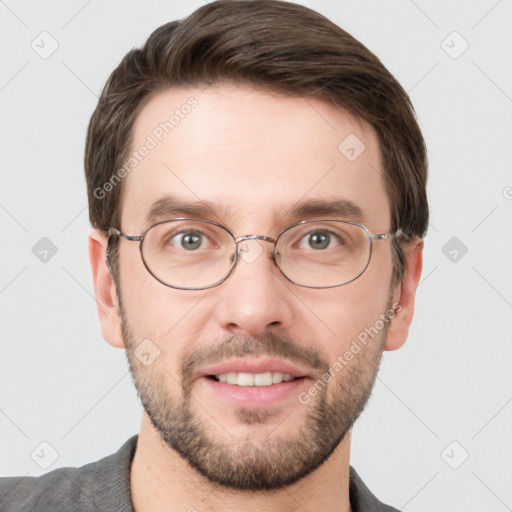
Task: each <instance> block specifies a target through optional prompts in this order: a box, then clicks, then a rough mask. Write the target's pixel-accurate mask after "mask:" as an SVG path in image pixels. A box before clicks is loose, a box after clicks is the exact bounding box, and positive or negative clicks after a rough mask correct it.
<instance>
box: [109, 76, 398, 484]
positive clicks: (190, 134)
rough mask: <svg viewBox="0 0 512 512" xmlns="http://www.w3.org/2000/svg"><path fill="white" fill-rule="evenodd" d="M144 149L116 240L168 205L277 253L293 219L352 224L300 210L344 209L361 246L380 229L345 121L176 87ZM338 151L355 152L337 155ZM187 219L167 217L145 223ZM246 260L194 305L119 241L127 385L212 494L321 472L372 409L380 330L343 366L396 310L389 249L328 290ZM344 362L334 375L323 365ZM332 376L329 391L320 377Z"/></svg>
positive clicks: (363, 133)
mask: <svg viewBox="0 0 512 512" xmlns="http://www.w3.org/2000/svg"><path fill="white" fill-rule="evenodd" d="M191 97H194V98H195V99H196V100H197V105H196V106H195V107H194V108H191V109H183V110H181V111H180V112H181V115H180V116H179V122H177V123H176V124H175V126H174V127H173V128H172V131H171V130H169V133H168V134H166V133H165V131H164V132H163V133H161V130H160V131H159V130H158V128H157V127H159V126H160V123H162V122H164V121H165V120H168V119H169V117H170V116H171V114H172V113H173V111H175V109H180V107H181V106H182V105H184V104H186V103H187V100H189V98H191ZM184 111H187V112H189V111H190V112H189V113H188V114H183V112H184ZM175 121H176V119H175ZM155 129H157V132H156V133H159V134H160V138H161V139H162V140H161V141H158V138H157V137H155V135H154V134H155ZM148 136H151V138H152V139H154V140H156V142H157V145H156V147H154V148H152V149H151V150H150V151H149V152H148V154H147V156H145V158H144V159H142V160H141V161H140V163H138V164H137V166H136V168H135V169H134V170H133V171H131V173H130V174H129V176H128V177H127V178H126V180H125V183H124V196H123V203H122V217H121V218H122V225H121V226H116V227H118V228H119V229H121V231H123V232H124V233H128V234H132V235H138V234H140V233H142V231H144V229H146V228H147V227H148V226H149V224H150V222H149V221H148V219H147V217H148V213H149V211H150V209H151V208H152V206H153V205H154V204H155V203H156V202H158V201H161V200H162V199H164V198H166V197H168V196H170V195H172V196H174V197H175V198H179V199H180V200H182V201H184V202H189V203H195V202H198V201H208V202H210V203H213V204H214V205H216V209H215V210H212V211H211V213H209V214H206V215H203V217H202V218H205V219H208V220H213V221H215V222H219V223H221V224H223V225H224V226H226V227H227V228H228V229H229V230H230V231H232V232H233V233H234V235H235V236H237V237H238V236H243V235H247V234H258V235H267V236H270V237H273V238H275V237H276V236H277V235H278V233H279V232H280V231H281V230H282V229H284V228H285V227H287V226H289V225H290V224H292V223H294V222H297V221H300V220H317V219H322V218H330V219H333V218H334V219H336V218H339V219H340V220H354V219H352V218H347V214H345V213H344V214H340V213H336V212H331V213H330V214H323V215H322V214H319V215H317V216H312V217H308V218H297V217H295V216H293V215H292V214H291V213H290V212H291V211H292V210H293V207H294V206H295V205H296V204H297V203H298V202H307V201H310V200H326V201H327V200H333V199H341V200H345V201H350V202H352V203H354V204H355V205H356V206H358V207H359V209H360V210H361V212H362V215H363V218H362V223H363V224H364V225H365V226H366V227H367V228H368V229H369V231H370V232H372V233H386V232H388V231H389V229H390V208H389V203H388V199H387V195H386V192H385V189H384V184H383V177H382V164H381V159H380V153H379V147H378V140H377V137H376V135H375V133H374V132H373V130H372V129H371V128H370V127H369V126H368V125H366V124H363V123H362V122H360V121H358V120H356V119H354V118H353V117H351V116H350V115H349V114H347V113H346V112H344V111H343V110H341V109H335V108H333V107H330V106H328V105H326V104H324V103H322V102H320V101H317V100H314V99H310V98H308V99H304V98H289V97H285V96H277V95H269V94H267V93H265V92H263V91H259V90H254V89H249V88H235V87H233V86H217V87H215V88H208V89H206V90H204V91H201V90H200V89H181V88H180V89H173V90H168V91H166V92H163V93H160V94H159V95H157V96H155V97H154V98H153V99H151V101H150V102H149V103H148V104H147V105H146V106H145V107H144V109H143V110H142V112H141V114H140V115H139V117H138V119H137V121H136V123H135V126H134V132H133V140H132V144H131V148H132V150H136V149H138V148H140V147H141V146H143V145H145V144H147V141H148V139H147V137H148ZM354 136H356V137H357V138H358V139H359V141H362V143H363V144H364V151H363V152H362V153H361V154H360V155H359V156H358V157H357V158H355V159H354V158H353V157H354V154H355V155H356V156H357V153H359V152H360V151H361V149H362V148H363V146H361V145H358V146H354V141H357V139H355V137H354ZM347 137H350V138H349V139H347V141H348V142H351V144H348V142H345V143H344V144H342V145H341V148H342V150H340V149H339V145H340V143H341V142H342V141H344V140H345V139H346V138H347ZM347 144H348V145H349V147H348V148H346V147H345V146H346V145H347ZM358 144H360V143H358ZM151 145H152V144H151ZM350 147H354V148H355V150H354V152H352V151H351V150H350ZM187 216H189V215H187V214H186V212H179V211H176V212H163V213H162V215H161V216H158V217H156V218H155V219H153V222H154V221H159V220H164V219H169V218H174V217H187ZM243 245H244V247H243V248H242V254H245V255H247V257H245V258H241V259H240V260H239V261H238V263H237V266H236V268H235V269H234V271H233V273H232V274H231V276H230V277H229V278H228V279H227V280H226V281H225V282H224V283H222V284H221V285H219V286H217V287H215V288H211V289H207V290H194V291H190V290H178V289H173V288H170V287H167V286H164V285H163V284H161V283H160V282H158V281H157V280H156V279H155V278H153V277H152V276H151V275H150V274H149V272H148V271H147V270H146V269H145V267H144V264H143V262H142V260H141V257H140V253H139V247H138V244H137V243H134V242H128V241H126V240H123V239H122V240H121V241H120V248H119V271H120V274H119V276H120V279H119V283H118V294H119V295H120V299H122V300H121V304H120V305H121V313H122V319H123V336H124V340H125V343H126V346H127V349H128V350H127V356H128V359H129V362H130V366H131V369H132V373H133V376H134V380H135V383H136V386H137V389H138V392H139V394H140V396H141V399H142V402H143V404H144V407H145V411H146V413H147V414H148V416H149V418H150V419H151V421H152V423H153V425H154V426H155V428H156V429H157V430H158V431H159V432H160V434H161V436H162V438H163V439H164V440H165V441H166V442H167V443H168V445H169V446H171V447H172V448H174V449H175V450H176V451H177V452H178V453H180V455H182V456H183V457H185V458H186V459H187V460H188V461H189V462H190V463H191V465H192V466H193V467H195V468H196V469H197V470H199V471H200V472H201V473H202V474H203V475H205V476H207V477H208V478H209V479H211V480H213V481H217V482H220V483H221V484H223V485H227V486H231V487H236V488H241V489H270V488H276V487H279V486H282V485H287V484H290V483H292V482H294V481H297V480H298V479H299V478H301V477H303V476H304V475H306V474H308V473H310V472H311V471H313V470H314V469H316V468H317V467H318V466H320V465H321V464H322V463H323V462H324V461H325V460H326V459H327V458H328V457H329V455H330V454H331V453H332V452H333V451H334V450H335V449H336V447H337V446H338V444H339V442H340V441H341V440H342V439H343V437H344V436H345V434H346V433H347V431H348V430H349V429H350V427H351V426H352V423H353V422H354V421H355V419H356V418H357V416H358V415H359V413H360V411H361V410H362V408H363V406H364V404H365V402H366V400H367V398H368V396H369V394H370V391H371V388H372V386H373V382H374V379H375V376H376V372H377V370H378V366H379V361H380V357H381V353H382V350H383V343H384V341H385V337H386V332H385V331H386V326H387V324H386V323H384V327H383V328H381V329H380V330H379V332H378V334H375V333H374V334H373V337H368V339H367V343H366V344H362V343H361V342H359V343H358V346H359V347H360V351H358V352H356V351H355V350H354V351H353V352H354V355H353V358H351V360H349V361H347V359H346V358H344V354H345V353H346V351H347V350H349V349H350V348H351V346H352V347H353V342H354V340H357V336H358V335H360V333H361V332H362V331H364V329H365V328H370V327H372V326H375V325H376V321H377V320H378V319H379V318H382V317H379V315H381V314H383V313H385V312H386V311H387V310H388V309H389V307H390V305H391V304H392V302H393V297H392V295H391V290H390V284H391V275H392V258H391V245H390V242H389V241H379V242H377V243H374V245H373V251H372V252H373V254H372V258H371V261H370V264H369V266H368V268H367V270H366V271H365V273H364V274H363V275H362V276H361V277H359V278H358V279H356V280H355V281H353V282H351V283H349V284H347V285H344V286H340V287H335V288H326V289H311V288H304V287H300V286H297V285H295V284H293V283H291V282H290V281H288V280H287V279H286V278H285V277H284V276H283V275H282V274H281V272H280V271H279V269H278V268H277V267H276V266H275V265H274V263H273V261H272V260H271V259H270V258H268V254H269V252H270V251H271V249H272V244H271V243H269V242H266V241H261V240H259V241H255V240H251V241H247V242H244V243H243ZM249 255H250V256H249ZM381 324H382V322H381V323H380V324H378V325H381ZM373 332H375V331H373ZM359 339H361V338H359ZM143 340H151V341H150V342H148V341H145V342H144V343H145V344H146V345H141V347H146V349H147V347H149V350H147V352H148V353H149V354H150V355H149V356H148V355H146V356H145V357H146V360H144V358H140V359H139V357H137V355H136V354H137V353H136V352H134V349H135V348H136V347H137V346H139V344H140V343H142V342H143ZM148 343H149V345H148ZM156 347H158V350H159V351H160V352H159V355H158V356H157V357H156V358H155V359H154V360H153V358H154V357H155V355H156V354H158V350H157V349H156ZM340 358H341V360H343V361H344V362H343V364H342V365H341V369H339V368H340V366H339V365H336V366H333V365H334V363H335V362H336V361H338V362H339V361H340ZM150 360H151V361H152V362H151V364H147V363H148V361H150ZM333 368H334V370H333ZM329 369H331V370H333V371H332V372H331V377H332V378H330V379H329V380H328V382H327V383H326V382H325V381H322V375H324V374H325V373H326V372H328V371H329ZM267 372H272V376H273V377H275V374H277V377H275V380H276V383H274V384H272V385H266V386H244V385H238V384H233V383H229V382H220V381H219V380H218V377H217V376H218V375H223V374H226V373H231V374H233V373H234V374H236V375H235V378H236V379H239V375H238V374H239V373H249V374H258V375H259V374H264V373H267ZM279 373H282V374H287V375H291V376H293V379H292V380H285V381H282V382H280V380H282V378H286V379H289V377H288V376H286V377H283V376H282V375H281V376H280V375H279ZM244 378H245V377H244ZM249 378H251V377H249ZM242 380H243V378H242ZM237 382H239V381H238V380H237ZM240 382H241V381H240ZM322 382H323V384H322ZM315 383H316V387H315V389H316V392H315V391H311V389H313V388H312V386H315ZM300 397H302V399H299V398H300ZM305 397H308V399H307V400H306V399H305ZM305 402H307V403H305Z"/></svg>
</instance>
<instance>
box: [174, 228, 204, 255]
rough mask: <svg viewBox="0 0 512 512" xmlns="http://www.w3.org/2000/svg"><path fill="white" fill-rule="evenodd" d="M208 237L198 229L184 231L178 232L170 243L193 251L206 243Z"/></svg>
mask: <svg viewBox="0 0 512 512" xmlns="http://www.w3.org/2000/svg"><path fill="white" fill-rule="evenodd" d="M207 240H208V238H207V237H206V236H205V235H204V234H203V233H200V232H198V231H184V232H182V233H177V234H176V235H174V236H173V237H172V238H171V239H170V240H169V243H170V244H171V245H172V246H174V247H178V248H179V249H185V250H187V251H191V250H192V251H193V250H195V249H199V248H200V247H201V246H202V245H203V243H206V242H207Z"/></svg>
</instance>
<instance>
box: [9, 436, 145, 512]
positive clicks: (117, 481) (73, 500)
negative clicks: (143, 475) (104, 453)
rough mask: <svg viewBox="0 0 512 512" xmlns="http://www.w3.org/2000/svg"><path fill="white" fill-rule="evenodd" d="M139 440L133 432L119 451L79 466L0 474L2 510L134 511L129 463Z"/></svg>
mask: <svg viewBox="0 0 512 512" xmlns="http://www.w3.org/2000/svg"><path fill="white" fill-rule="evenodd" d="M136 440H137V436H134V437H132V438H131V439H130V440H128V441H127V442H126V443H125V444H124V445H123V446H122V447H121V449H120V450H119V451H118V452H117V453H115V454H113V455H110V456H108V457H105V458H103V459H100V460H98V461H96V462H92V463H90V464H86V465H85V466H81V467H78V468H60V469H55V470H53V471H50V472H49V473H46V474H44V475H42V476H38V477H30V476H24V477H4V478H0V512H47V511H49V510H51V511H52V512H58V511H69V510H73V511H76V512H82V511H93V510H98V509H99V510H105V512H106V511H107V510H116V511H117V510H119V511H121V510H123V511H126V512H131V510H132V509H131V500H130V491H129V465H130V463H131V459H132V457H133V453H134V450H135V446H136ZM112 505H114V506H115V507H117V508H112Z"/></svg>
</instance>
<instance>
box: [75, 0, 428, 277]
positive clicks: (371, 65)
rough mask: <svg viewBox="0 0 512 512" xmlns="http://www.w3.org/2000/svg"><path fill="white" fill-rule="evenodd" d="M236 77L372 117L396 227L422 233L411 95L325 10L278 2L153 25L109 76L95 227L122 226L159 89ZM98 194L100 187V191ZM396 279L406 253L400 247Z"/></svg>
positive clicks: (232, 3)
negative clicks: (121, 179) (138, 127)
mask: <svg viewBox="0 0 512 512" xmlns="http://www.w3.org/2000/svg"><path fill="white" fill-rule="evenodd" d="M221 82H229V83H233V84H238V85H252V86H256V87H260V88H264V89H268V90H273V91H276V92H279V93H285V94H287V95H292V96H303V97H314V98H317V99H320V100H323V101H326V102H328V103H330V104H331V105H335V106H337V107H341V108H344V109H346V110H347V111H348V112H350V113H351V114H353V115H355V116H356V117H358V118H361V119H363V120H364V121H366V122H368V123H369V124H370V125H371V126H372V127H373V128H374V130H375V131H376V133H377V136H378V138H379V143H380V150H381V153H382V157H383V165H384V182H385V186H386V189H387V193H388V197H389V201H390V205H391V226H390V229H391V230H396V229H398V228H400V229H402V230H403V232H404V233H406V234H407V235H409V236H410V237H419V238H422V237H423V236H424V235H425V233H426V231H427V225H428V203H427V195H426V181H427V156H426V148H425V143H424V140H423V137H422V134H421V131H420V128H419V126H418V123H417V121H416V118H415V113H414V109H413V107H412V104H411V101H410V99H409V97H408V95H407V93H406V92H405V91H404V89H403V88H402V87H401V85H400V84H399V83H398V82H397V80H396V79H395V78H394V77H393V76H392V75H391V73H390V72H389V71H388V70H387V69H386V68H385V67H384V65H383V64H382V63H381V62H380V60H379V59H378V58H377V57H376V56H375V55H374V54H373V53H372V52H370V51H369V50H368V49H367V48H366V47H365V46H364V45H363V44H361V43H360V42H359V41H357V40H356V39H355V38H354V37H352V36H351V35H350V34H348V33H347V32H345V31H344V30H342V29H341V28H340V27H338V26H337V25H335V24H334V23H332V22H331V21H329V20H328V19H327V18H325V17H324V16H322V15H321V14H319V13H317V12H315V11H313V10H311V9H309V8H307V7H304V6H301V5H297V4H293V3H288V2H285V1H280V0H218V1H215V2H211V3H209V4H207V5H205V6H203V7H201V8H199V9H197V10H196V11H195V12H193V13H192V14H191V15H190V16H188V17H186V18H184V19H182V20H178V21H172V22H169V23H166V24H165V25H162V26H161V27H159V28H158V29H157V30H155V31H154V32H153V33H152V34H151V36H150V37H149V38H148V40H147V41H146V43H145V45H144V46H143V48H142V49H133V50H131V51H130V52H129V53H128V54H127V55H126V56H125V57H124V58H123V60H122V61H121V63H120V64H119V66H118V67H117V68H116V69H115V70H114V71H113V72H112V74H111V75H110V77H109V79H108V81H107V83H106V85H105V87H104V89H103V92H102V94H101V97H100V99H99V102H98V105H97V107H96V109H95V111H94V113H93V115H92V117H91V121H90V124H89V128H88V133H87V142H86V150H85V175H86V179H87V191H88V199H89V217H90V221H91V224H92V225H93V226H94V227H95V228H97V229H99V230H100V231H102V232H104V233H105V234H106V233H107V232H108V229H109V227H110V226H115V227H120V221H121V219H120V210H121V201H122V190H123V188H122V183H120V184H119V185H118V186H114V187H111V190H109V192H108V193H107V194H102V195H101V196H100V197H98V196H99V194H98V192H97V191H98V190H102V188H103V187H104V185H105V183H107V182H109V180H111V179H112V176H113V175H114V173H115V172H116V170H118V169H120V168H121V167H122V166H123V163H124V160H125V158H126V155H127V154H128V152H129V150H130V144H131V135H132V128H133V125H134V122H135V120H136V118H137V116H138V114H139V113H140V111H141V110H142V108H143V107H144V106H145V105H146V104H147V102H148V101H149V100H150V99H151V98H152V97H153V96H154V95H155V94H157V93H158V92H161V91H163V90H165V89H168V88H170V87H176V86H190V87H194V86H196V87H197V86H203V85H204V86H205V85H208V84H213V83H221ZM95 191H96V192H95ZM393 248H394V251H393V256H394V258H393V259H394V264H393V269H394V270H393V283H397V282H399V281H400V280H401V279H402V277H403V272H404V255H403V251H402V248H401V246H400V244H399V243H394V244H393Z"/></svg>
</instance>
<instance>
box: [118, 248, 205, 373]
mask: <svg viewBox="0 0 512 512" xmlns="http://www.w3.org/2000/svg"><path fill="white" fill-rule="evenodd" d="M120 276H121V277H120V281H121V282H120V285H121V293H122V302H123V308H124V313H125V316H126V321H127V324H128V329H129V332H130V334H131V337H132V338H133V345H135V346H137V345H138V344H139V343H141V342H142V341H143V340H146V339H149V340H151V341H152V342H153V343H155V344H156V346H157V347H158V349H159V350H160V356H159V361H161V362H162V363H163V364H165V367H166V368H169V369H171V368H177V364H178V362H179V360H180V359H179V357H180V355H182V354H184V353H187V352H188V351H190V345H191V344H192V345H193V344H194V342H195V340H197V339H199V338H200V332H201V329H202V327H203V325H204V323H203V322H202V321H199V320H198V314H199V312H200V310H201V308H200V307H199V303H200V302H201V301H202V299H203V297H204V295H205V294H206V293H207V291H205V290H197V291H184V290H176V289H174V288H170V287H168V286H165V285H163V284H162V283H160V282H159V281H157V280H156V279H155V278H154V277H153V276H152V275H151V274H150V273H149V272H148V271H147V270H146V268H145V267H144V264H143V262H142V260H141V257H140V253H139V252H138V249H136V250H131V251H126V252H125V253H124V254H123V255H122V258H120ZM196 306H197V307H196ZM191 341H192V343H191Z"/></svg>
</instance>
